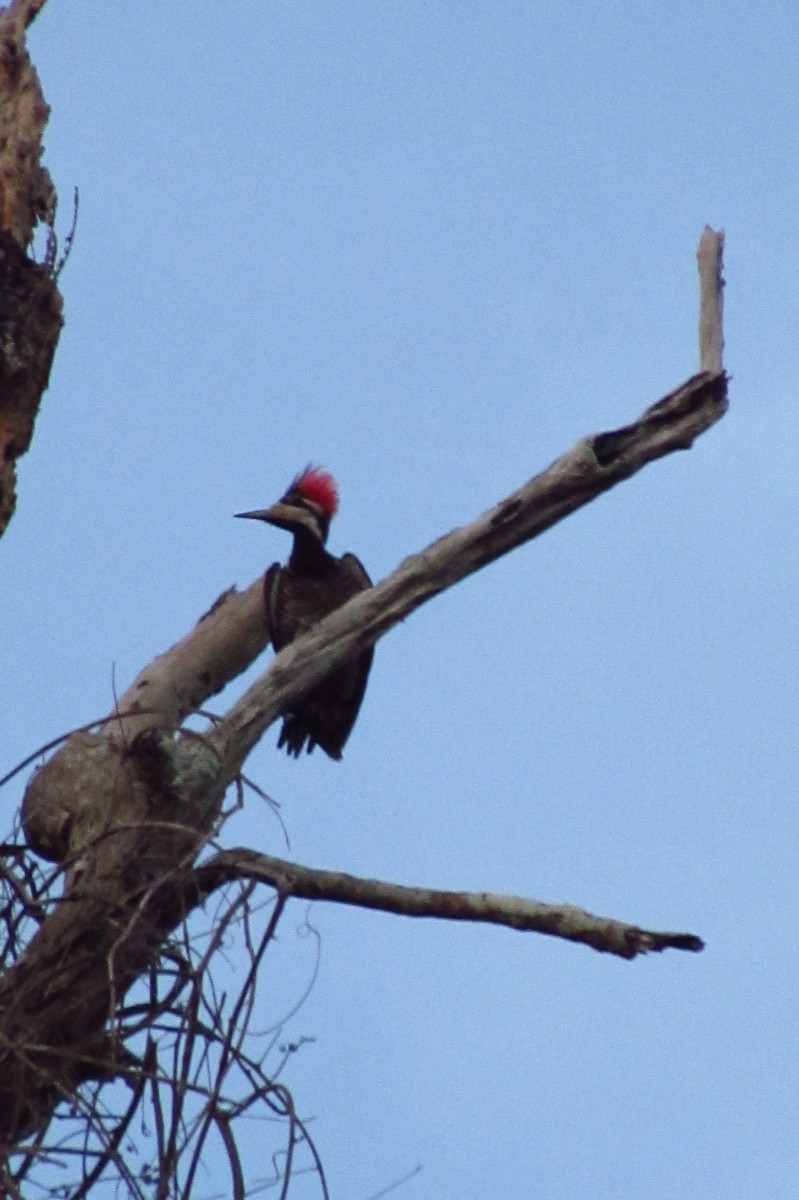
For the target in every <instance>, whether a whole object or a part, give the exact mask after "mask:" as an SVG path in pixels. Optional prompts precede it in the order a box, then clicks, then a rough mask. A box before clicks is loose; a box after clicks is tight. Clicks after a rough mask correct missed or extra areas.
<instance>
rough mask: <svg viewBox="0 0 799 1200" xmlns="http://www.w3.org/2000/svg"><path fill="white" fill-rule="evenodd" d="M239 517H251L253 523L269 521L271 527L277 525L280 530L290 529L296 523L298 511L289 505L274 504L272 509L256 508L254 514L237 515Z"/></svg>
mask: <svg viewBox="0 0 799 1200" xmlns="http://www.w3.org/2000/svg"><path fill="white" fill-rule="evenodd" d="M235 515H236V516H237V517H249V519H250V520H251V521H268V522H269V524H270V525H277V527H278V528H279V529H290V528H291V527H292V524H295V523H296V520H297V512H296V509H293V508H291V507H290V506H289V505H288V504H281V503H280V501H278V502H277V504H273V505H272V506H271V507H270V508H255V509H253V511H252V512H243V513H236V514H235Z"/></svg>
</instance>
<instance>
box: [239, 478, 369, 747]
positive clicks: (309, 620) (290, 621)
mask: <svg viewBox="0 0 799 1200" xmlns="http://www.w3.org/2000/svg"><path fill="white" fill-rule="evenodd" d="M337 509H338V489H337V487H336V483H335V480H334V479H333V477H332V476H331V475H329V474H328V473H327V471H324V470H323V469H322V468H321V467H315V466H308V467H306V468H305V470H304V471H301V472H300V474H299V475H297V477H296V478H295V479H294V480H293V481H292V483H291V484H290V485H289V488H288V491H287V492H286V493H285V494H284V495H283V496H282V497H281V498H280V500H278V502H277V503H276V504H273V505H272V506H271V508H263V509H256V510H255V511H254V512H243V513H236V516H237V517H248V518H249V519H251V520H254V521H267V522H268V523H269V524H270V525H276V526H277V527H278V529H285V530H287V532H288V533H290V534H292V535H293V537H294V545H293V547H292V551H291V555H290V556H289V560H288V562H287V563H286V564H285V566H281V565H280V563H272V565H271V567H270V568H269V570H268V571H267V572H266V575H265V576H264V607H265V611H266V625H267V629H268V631H269V639H270V641H271V643H272V645H273V646H274V648H275V650H276V651H278V650H282V648H283V647H284V646H287V645H288V643H289V642H293V641H294V639H295V638H297V637H299V636H300V635H301V634H303V633H305V632H306V631H307V630H309V629H310V628H311V627H312V626H313V625H315V624H316V623H317V622H318V621H321V620H322V618H323V617H326V616H327V615H328V613H331V612H333V610H334V609H336V608H339V607H340V606H341V605H342V604H344V603H345V602H346V601H347V600H349V599H350V598H351V597H352V596H355V595H357V594H358V592H362V591H364V590H365V589H366V588H368V587H371V586H372V581H371V579H370V578H369V576H368V575H367V573H366V570H365V569H364V567H363V564H362V563H361V562H360V560H359V559H357V558H356V557H355V555H354V554H344V555H342V557H341V558H336V557H335V555H333V554H330V553H329V552H328V551H327V550H326V549H325V542H326V541H327V535H328V530H329V528H330V522H331V520H332V519H333V517H334V516H335V514H336V511H337ZM373 654H374V650H373V648H372V647H370V648H369V650H367V651H365V652H364V653H363V654H359V655H358V656H357V658H353V659H352V660H351V661H349V662H347V663H346V664H345V665H344V666H343V667H339V668H338V669H337V670H335V671H333V672H332V673H331V674H330V675H328V677H327V678H326V679H325V680H323V681H322V683H320V684H318V685H317V686H316V687H315V688H313V690H312V691H310V692H309V693H308V695H307V696H304V697H303V698H302V699H301V700H297V701H296V702H295V703H294V705H293V706H292V708H291V711H290V712H287V713H285V714H284V717H283V728H282V729H281V731H280V737H279V738H278V743H277V745H278V749H280V748H281V747H283V746H285V747H286V752H287V753H288V754H289V755H293V756H294V758H299V756H300V754H301V753H302V751H303V749H304V748H305V747H306V743H307V751H308V753H309V754H310V753H311V751H312V750H313V748H314V746H321V747H322V749H323V750H324V752H325V754H328V755H329V756H330V758H334V759H337V760H338V759H340V758H341V751H342V749H343V748H344V743H345V742H346V740H347V738H348V737H349V735H350V733H351V732H352V727H353V725H354V724H355V718H356V717H357V716H358V710H359V708H360V707H361V701H362V700H363V694H364V692H365V690H366V680H367V679H368V677H369V669H370V667H371V665H372V656H373Z"/></svg>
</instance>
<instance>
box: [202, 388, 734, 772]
mask: <svg viewBox="0 0 799 1200" xmlns="http://www.w3.org/2000/svg"><path fill="white" fill-rule="evenodd" d="M726 409H727V380H726V376H725V374H724V372H723V371H719V372H716V373H708V372H703V373H701V374H699V375H694V376H693V378H691V379H689V380H688V381H687V382H686V383H683V384H682V385H681V386H680V387H678V388H676V389H675V390H674V391H673V392H670V393H669V394H668V395H667V396H665V397H664V398H663V399H662V400H660V401H658V403H657V404H654V405H653V406H652V407H651V408H648V409H647V410H646V412H644V413H643V414H642V416H641V417H640V418H639V420H637V421H636V422H634V423H633V424H632V425H626V426H624V427H623V428H621V429H614V430H611V431H610V432H608V433H600V434H596V435H594V436H593V437H588V438H585V439H583V441H581V442H578V443H577V445H576V446H575V447H574V449H573V450H570V451H568V453H566V454H564V455H563V456H562V457H561V458H559V459H557V460H556V461H555V462H554V463H552V465H551V466H550V467H547V469H546V470H545V471H542V472H541V474H540V475H536V476H535V477H534V478H533V479H531V480H530V481H529V482H528V483H526V484H525V485H524V486H523V487H521V488H519V490H518V491H516V492H513V493H512V494H511V495H510V496H508V497H507V498H506V499H504V500H501V501H500V502H499V504H496V505H495V506H494V507H493V508H491V509H489V510H488V512H486V513H484V514H483V515H482V516H481V517H478V518H477V520H476V521H473V522H472V523H471V524H470V525H464V526H462V527H461V528H459V529H454V530H453V531H452V532H451V533H448V534H446V535H445V536H444V537H442V538H439V539H438V541H436V542H433V544H432V545H431V546H428V547H427V549H425V550H422V551H420V553H418V554H413V555H411V556H410V557H409V558H406V559H405V560H404V562H402V563H400V565H399V567H398V568H397V569H396V570H395V571H394V572H393V573H392V574H391V575H389V576H387V577H386V578H385V579H383V580H382V581H381V582H380V583H378V584H376V585H375V586H374V587H373V588H370V589H369V590H368V591H365V592H361V593H360V594H359V595H358V596H356V597H355V598H354V599H352V600H350V601H349V602H348V603H347V604H345V605H343V606H342V607H341V608H339V609H337V610H336V611H335V612H334V613H332V614H331V615H330V616H329V617H326V618H325V620H324V621H321V622H320V623H319V624H318V625H317V626H316V627H315V628H314V629H312V630H311V631H310V632H309V633H307V634H305V635H304V636H303V637H301V638H298V639H297V640H296V641H294V642H292V643H291V645H289V646H287V647H286V648H285V649H284V650H281V652H280V653H279V654H278V655H276V657H275V658H274V660H273V661H272V664H271V666H270V667H269V669H268V670H267V671H266V672H265V674H264V675H262V676H261V677H260V678H259V679H258V680H256V682H255V683H254V684H253V685H252V686H251V687H250V688H249V690H248V691H247V692H245V694H244V695H243V696H242V698H241V699H240V700H239V701H238V703H237V704H235V705H234V706H233V708H231V710H230V712H229V713H228V714H227V716H226V717H225V718H224V719H223V720H221V721H220V722H219V723H218V724H216V725H215V726H214V728H213V729H212V730H211V731H210V732H209V734H208V735H207V737H208V740H209V742H210V743H211V745H212V746H213V748H214V749H215V751H216V752H217V753H218V754H219V756H220V759H221V760H222V761H223V762H224V763H225V765H226V769H227V770H228V771H229V772H230V773H231V775H235V774H236V772H237V771H238V770H239V769H240V768H241V766H242V764H243V763H244V760H245V759H246V757H247V755H248V754H249V752H250V751H251V750H252V748H253V746H255V745H256V743H257V742H258V740H259V738H260V737H261V735H262V734H263V733H264V731H265V730H266V729H267V728H268V726H269V725H271V723H272V722H273V721H274V720H275V719H276V718H277V717H278V716H279V715H280V713H281V712H284V711H286V709H287V708H288V706H289V705H290V704H291V703H292V701H294V700H296V699H297V697H299V696H301V695H303V694H305V693H306V692H307V691H308V690H309V689H310V688H312V687H313V686H314V685H315V684H316V683H318V682H319V681H320V680H321V679H323V678H324V677H325V675H327V674H328V673H329V672H330V671H331V670H333V669H334V668H335V667H337V666H339V665H340V664H341V663H342V662H344V661H345V660H346V659H347V658H349V657H350V656H352V655H355V654H357V653H360V652H361V651H363V650H365V649H366V648H367V647H369V646H371V645H372V644H373V643H374V642H376V641H377V639H378V638H380V637H381V636H382V635H383V634H384V633H386V632H387V630H389V629H390V628H391V627H392V626H394V625H396V624H397V623H398V622H399V621H402V620H403V619H404V618H405V617H407V616H408V614H409V613H411V612H413V610H414V609H415V608H418V607H419V606H420V605H421V604H424V603H425V602H426V601H427V600H430V599H432V597H433V596H437V595H438V594H439V593H440V592H443V591H444V590H445V589H446V588H448V587H451V586H452V585H453V584H455V583H458V582H459V581H460V580H461V579H464V578H466V576H467V575H470V574H472V573H473V572H474V571H478V570H480V568H481V567H484V566H486V565H487V564H488V563H490V562H493V561H494V560H495V559H497V558H499V557H500V556H501V555H503V554H507V553H508V552H509V551H510V550H513V549H515V548H516V547H517V546H521V545H523V544H524V543H525V542H528V541H530V539H531V538H534V537H537V536H538V535H539V534H540V533H543V532H544V530H546V529H549V528H551V526H553V525H555V524H556V523H557V522H558V521H561V520H562V519H563V518H564V517H566V516H568V515H569V513H572V512H574V511H575V510H576V509H578V508H581V507H582V506H583V505H584V504H588V503H589V502H590V501H591V500H594V499H595V498H596V497H597V496H599V495H601V494H602V492H606V491H608V490H609V489H610V488H612V487H614V486H615V485H616V484H617V483H620V482H621V481H622V480H624V479H628V478H629V477H630V476H631V475H634V474H635V473H636V472H637V471H640V470H641V469H642V468H643V467H645V466H647V464H648V463H650V462H653V461H655V460H656V459H659V458H663V457H664V456H665V455H667V454H671V453H673V451H675V450H687V449H688V448H689V447H690V446H691V445H692V444H693V442H694V440H695V438H697V437H698V436H699V435H700V434H701V433H704V432H705V430H707V429H709V428H710V427H711V426H712V425H714V424H715V423H716V421H718V420H719V419H720V418H721V417H722V416H723V415H724V413H725V412H726Z"/></svg>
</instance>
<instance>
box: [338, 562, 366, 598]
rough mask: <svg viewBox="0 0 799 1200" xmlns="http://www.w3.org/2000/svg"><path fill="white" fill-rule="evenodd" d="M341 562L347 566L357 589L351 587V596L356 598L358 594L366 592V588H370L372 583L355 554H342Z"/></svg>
mask: <svg viewBox="0 0 799 1200" xmlns="http://www.w3.org/2000/svg"><path fill="white" fill-rule="evenodd" d="M341 561H342V563H346V564H347V567H348V569H349V572H350V577H351V579H352V581H353V584H357V587H356V586H353V589H352V594H353V596H356V595H357V594H358V592H364V591H366V589H367V588H370V587H371V586H372V581H371V579H370V578H369V573H368V572H367V570H366V567H365V566H364V565H363V563H362V562H361V560H360V559H359V558H358V557H357V556H356V555H355V554H342V556H341Z"/></svg>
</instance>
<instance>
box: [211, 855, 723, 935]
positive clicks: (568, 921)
mask: <svg viewBox="0 0 799 1200" xmlns="http://www.w3.org/2000/svg"><path fill="white" fill-rule="evenodd" d="M235 879H252V880H258V881H259V882H260V883H266V884H269V886H270V887H273V888H275V890H276V891H277V892H278V894H279V895H280V896H282V897H285V896H296V897H298V898H299V899H303V900H327V901H332V902H334V903H336V904H350V905H354V906H355V907H357V908H373V909H377V910H378V911H380V912H386V913H396V914H399V915H401V916H405V917H435V918H438V919H439V920H445V921H480V922H485V923H488V924H491V925H507V926H509V927H510V928H511V929H519V930H523V931H532V932H535V933H546V934H550V935H551V936H553V937H560V938H565V939H566V940H567V941H571V942H581V943H582V944H583V945H585V946H591V947H593V949H594V950H602V951H605V952H606V953H608V954H616V955H618V956H619V957H620V958H635V957H636V956H637V955H639V954H646V953H648V952H649V951H653V950H668V949H673V950H693V951H697V950H701V949H702V948H703V942H702V940H701V938H698V937H696V936H695V935H694V934H691V933H658V932H654V931H652V930H649V929H639V928H638V926H636V925H629V924H626V923H625V922H622V921H616V920H613V919H612V918H611V917H596V916H593V915H592V914H591V913H587V912H585V911H584V910H583V909H581V908H576V907H575V906H574V905H573V904H544V903H542V902H541V901H539V900H529V899H526V898H524V897H522V896H505V895H498V894H496V893H494V892H446V891H441V890H440V889H437V888H421V887H404V886H402V885H401V884H398V883H384V882H382V881H380V880H377V879H359V878H357V877H356V876H354V875H346V874H344V872H343V871H321V870H315V869H313V868H311V867H303V866H300V865H299V864H298V863H292V862H286V861H285V859H282V858H273V857H271V856H270V855H268V854H259V853H257V852H256V851H255V850H247V849H242V848H239V849H234V850H222V851H221V852H220V853H218V854H215V855H214V857H213V858H211V859H209V861H208V862H205V863H202V864H201V865H200V866H199V867H197V868H195V870H194V871H193V872H192V873H191V877H190V881H189V888H190V889H191V892H192V894H193V895H194V896H195V897H196V898H198V899H199V898H202V899H204V898H206V897H207V896H209V895H210V894H211V893H212V892H213V891H215V890H216V889H217V888H219V887H221V886H223V885H224V884H226V883H230V882H231V881H232V880H235ZM195 889H196V891H195ZM187 899H188V897H187Z"/></svg>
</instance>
